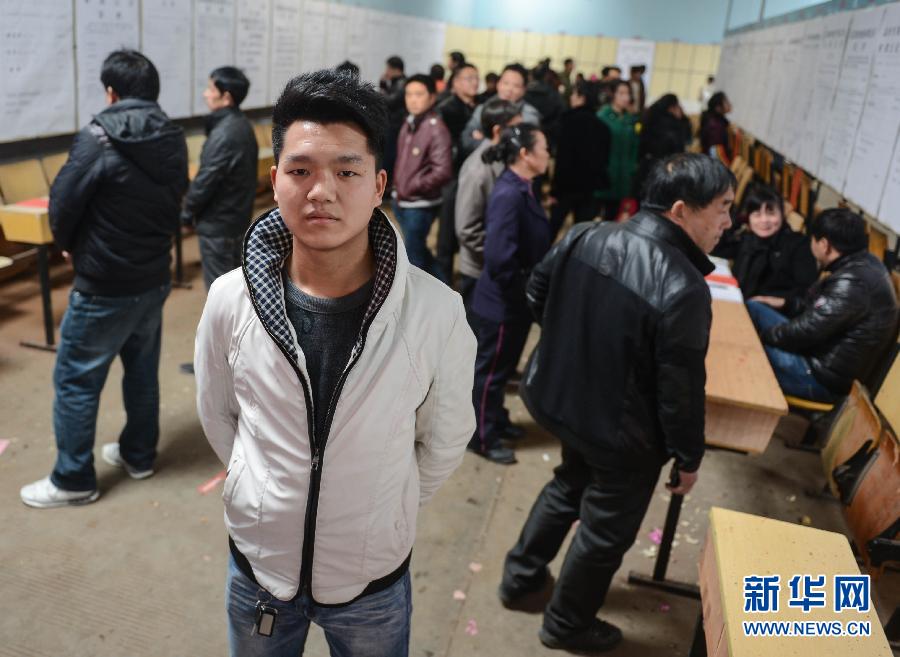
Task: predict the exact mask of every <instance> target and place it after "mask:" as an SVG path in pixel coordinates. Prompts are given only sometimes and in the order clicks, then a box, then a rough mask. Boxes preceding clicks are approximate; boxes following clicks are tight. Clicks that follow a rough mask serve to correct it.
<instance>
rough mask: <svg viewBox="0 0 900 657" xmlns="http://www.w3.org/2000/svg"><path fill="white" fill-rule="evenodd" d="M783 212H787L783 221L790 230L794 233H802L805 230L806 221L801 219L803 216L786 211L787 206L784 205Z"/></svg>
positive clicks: (792, 211)
mask: <svg viewBox="0 0 900 657" xmlns="http://www.w3.org/2000/svg"><path fill="white" fill-rule="evenodd" d="M784 210H785V212H787V217H786V218H785V221H787V222H788V226H790V227H791V230H793V231H794V232H795V233H802V232H803V230H804V229H805V228H806V219H804V218H803V215H802V214H800V213H799V212H796V211H794V210H791V211H788V209H787V204H785V208H784Z"/></svg>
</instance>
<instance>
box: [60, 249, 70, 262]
mask: <svg viewBox="0 0 900 657" xmlns="http://www.w3.org/2000/svg"><path fill="white" fill-rule="evenodd" d="M62 257H63V260H65V261H66V262H68V263H71V262H72V254H71V253H69V252H68V251H63V252H62Z"/></svg>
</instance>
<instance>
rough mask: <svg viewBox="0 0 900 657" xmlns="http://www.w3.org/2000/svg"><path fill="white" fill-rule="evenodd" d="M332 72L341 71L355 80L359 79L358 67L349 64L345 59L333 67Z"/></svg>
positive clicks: (351, 63)
mask: <svg viewBox="0 0 900 657" xmlns="http://www.w3.org/2000/svg"><path fill="white" fill-rule="evenodd" d="M334 70H335V71H341V72H342V73H347V74H349V75H352V76H353V77H356V78H358V77H359V66H357V65H356V64H354V63H353V62H351V61H350V60H349V59H345V60H344V61H342V62H341V63H340V64H338V65H337V66H335V67H334Z"/></svg>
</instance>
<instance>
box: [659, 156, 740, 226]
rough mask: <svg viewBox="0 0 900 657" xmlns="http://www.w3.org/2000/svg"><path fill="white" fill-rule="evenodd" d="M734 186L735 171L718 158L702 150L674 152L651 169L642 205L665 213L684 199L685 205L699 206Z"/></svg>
mask: <svg viewBox="0 0 900 657" xmlns="http://www.w3.org/2000/svg"><path fill="white" fill-rule="evenodd" d="M735 187H737V180H735V177H734V174H733V173H732V172H731V171H730V170H729V169H728V167H726V166H725V165H724V164H722V163H721V162H720V161H719V160H715V159H713V158H711V157H710V156H709V155H703V154H701V153H677V154H675V155H670V156H669V157H667V158H665V159H663V160H660V161H659V162H657V163H656V164H655V165H653V168H652V169H650V174H649V175H648V176H647V180H646V181H645V182H644V190H643V191H644V194H643V200H642V201H641V205H642V206H644V207H646V208H647V209H648V210H653V211H655V212H665V211H667V210H668V209H669V208H671V207H672V205H673V204H674V203H675V201H683V202H684V204H685V205H687V206H688V207H691V208H694V209H700V208H705V207H706V206H708V205H709V204H710V203H712V202H713V200H714V199H715V198H716V197H717V196H721V195H722V194H724V193H725V192H727V191H728V189H729V188H730V189H734V188H735Z"/></svg>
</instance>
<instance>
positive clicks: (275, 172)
mask: <svg viewBox="0 0 900 657" xmlns="http://www.w3.org/2000/svg"><path fill="white" fill-rule="evenodd" d="M277 176H278V165H277V164H276V165H274V166H273V167H272V168H271V169H269V179H270V180H271V181H272V198H273V199H274V201H275V202H276V203H278V192H276V191H275V178H276V177H277Z"/></svg>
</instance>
